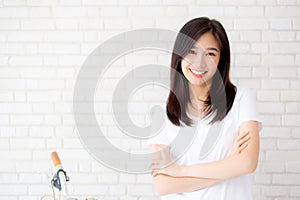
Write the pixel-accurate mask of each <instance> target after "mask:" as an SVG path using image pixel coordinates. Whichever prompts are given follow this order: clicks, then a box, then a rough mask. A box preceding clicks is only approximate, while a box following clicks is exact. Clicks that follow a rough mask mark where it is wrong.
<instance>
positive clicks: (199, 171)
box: [182, 121, 259, 180]
mask: <svg viewBox="0 0 300 200" xmlns="http://www.w3.org/2000/svg"><path fill="white" fill-rule="evenodd" d="M241 129H245V130H249V132H250V134H251V139H250V140H249V144H248V146H247V148H245V149H244V150H243V151H242V152H241V153H240V154H234V155H230V156H229V157H227V158H225V159H223V160H219V161H214V162H210V163H201V164H195V165H189V166H184V167H183V169H182V170H183V173H182V174H183V176H192V177H198V178H212V179H221V180H226V179H231V178H235V177H238V176H241V175H245V174H248V173H252V172H254V171H255V169H256V166H257V163H258V154H259V133H258V124H257V122H255V121H248V122H246V123H244V124H243V125H242V126H241Z"/></svg>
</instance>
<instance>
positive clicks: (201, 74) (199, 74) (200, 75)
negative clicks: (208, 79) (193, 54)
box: [189, 69, 206, 78]
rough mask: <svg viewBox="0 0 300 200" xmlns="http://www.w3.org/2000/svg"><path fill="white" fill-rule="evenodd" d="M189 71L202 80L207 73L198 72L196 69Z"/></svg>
mask: <svg viewBox="0 0 300 200" xmlns="http://www.w3.org/2000/svg"><path fill="white" fill-rule="evenodd" d="M189 70H190V71H191V72H192V74H193V75H194V76H195V77H197V78H201V77H202V76H203V75H204V74H205V73H206V71H198V70H195V69H189Z"/></svg>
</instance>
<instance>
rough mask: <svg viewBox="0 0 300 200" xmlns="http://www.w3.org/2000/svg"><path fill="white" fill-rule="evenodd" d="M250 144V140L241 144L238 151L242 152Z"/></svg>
mask: <svg viewBox="0 0 300 200" xmlns="http://www.w3.org/2000/svg"><path fill="white" fill-rule="evenodd" d="M248 144H249V141H247V142H245V143H243V144H242V145H241V146H239V149H238V152H239V153H240V152H241V151H243V150H244V149H245V148H246V147H247V146H248Z"/></svg>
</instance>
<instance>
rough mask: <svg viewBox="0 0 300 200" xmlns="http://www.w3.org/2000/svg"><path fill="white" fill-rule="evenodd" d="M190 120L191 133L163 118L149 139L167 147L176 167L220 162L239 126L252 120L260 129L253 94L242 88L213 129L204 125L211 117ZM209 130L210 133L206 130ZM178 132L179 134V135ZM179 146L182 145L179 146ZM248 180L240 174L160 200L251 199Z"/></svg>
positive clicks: (152, 142)
mask: <svg viewBox="0 0 300 200" xmlns="http://www.w3.org/2000/svg"><path fill="white" fill-rule="evenodd" d="M190 117H191V118H192V119H193V121H194V125H193V127H194V128H195V129H193V130H192V128H189V127H178V126H175V125H173V124H172V123H171V122H170V121H169V120H168V119H167V117H166V119H167V120H166V123H165V127H164V128H163V130H162V131H161V132H160V133H159V134H158V135H157V136H155V137H153V138H151V139H150V140H149V141H148V144H164V145H167V146H169V147H170V152H171V158H172V160H173V161H174V162H176V163H178V164H180V165H192V164H196V163H205V162H212V161H216V160H222V159H224V158H225V157H227V156H228V155H229V154H230V150H231V148H232V146H233V141H234V138H235V136H236V131H237V129H238V127H239V126H240V125H241V123H243V122H245V121H249V120H255V121H257V122H259V127H260V129H261V120H260V117H259V115H258V112H257V110H256V106H255V100H254V98H253V95H252V93H251V92H250V90H248V89H244V88H237V94H236V96H235V100H234V103H233V106H232V108H231V110H230V111H229V113H228V114H227V115H226V117H225V118H224V119H223V120H222V122H221V123H216V124H215V126H214V128H212V126H211V125H210V124H208V123H209V122H210V120H211V117H212V116H210V117H208V118H204V119H200V118H196V117H193V116H191V115H190ZM210 129H211V131H209V130H210ZM216 130H218V131H216ZM180 131H182V132H183V133H182V134H179V132H180ZM191 131H193V132H194V135H193V134H190V133H189V132H191ZM208 133H209V134H208ZM179 135H181V136H179ZM190 135H193V136H190ZM207 136H208V137H207ZM206 137H207V138H206ZM186 140H188V142H186ZM174 141H176V142H174ZM183 141H185V142H183ZM181 143H185V144H183V145H182V146H181V147H179V146H180V145H181ZM183 149H185V151H183ZM200 152H201V153H200ZM237 167H239V166H237ZM252 178H253V177H252V175H251V174H250V175H244V176H240V177H237V178H233V179H230V180H225V181H223V182H221V183H218V184H216V185H214V186H211V187H209V188H205V189H202V190H198V191H195V192H190V193H179V194H170V195H165V196H162V198H161V199H162V200H198V199H200V200H241V199H243V200H252V199H253V197H252Z"/></svg>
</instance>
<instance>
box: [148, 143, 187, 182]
mask: <svg viewBox="0 0 300 200" xmlns="http://www.w3.org/2000/svg"><path fill="white" fill-rule="evenodd" d="M160 154H161V156H160V158H159V159H155V160H153V161H152V163H151V166H150V169H151V172H152V176H153V177H155V176H156V175H158V174H164V175H168V176H173V177H183V176H184V166H181V165H178V164H176V163H174V162H173V161H172V160H171V156H170V149H169V148H162V149H160Z"/></svg>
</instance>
